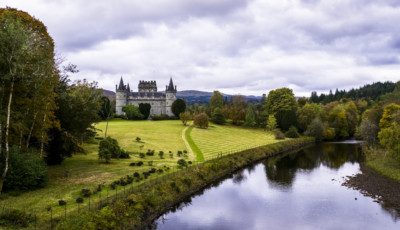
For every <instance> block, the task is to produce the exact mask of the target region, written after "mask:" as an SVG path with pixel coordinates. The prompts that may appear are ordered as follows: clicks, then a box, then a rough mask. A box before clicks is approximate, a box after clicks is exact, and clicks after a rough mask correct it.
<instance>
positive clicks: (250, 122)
mask: <svg viewBox="0 0 400 230" xmlns="http://www.w3.org/2000/svg"><path fill="white" fill-rule="evenodd" d="M244 125H245V126H249V127H254V126H255V125H256V119H255V117H254V112H253V108H251V106H247V113H246V121H245V122H244Z"/></svg>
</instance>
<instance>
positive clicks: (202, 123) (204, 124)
mask: <svg viewBox="0 0 400 230" xmlns="http://www.w3.org/2000/svg"><path fill="white" fill-rule="evenodd" d="M194 125H196V126H198V127H200V128H202V129H206V128H208V115H207V114H206V113H200V114H197V115H196V116H195V117H194Z"/></svg>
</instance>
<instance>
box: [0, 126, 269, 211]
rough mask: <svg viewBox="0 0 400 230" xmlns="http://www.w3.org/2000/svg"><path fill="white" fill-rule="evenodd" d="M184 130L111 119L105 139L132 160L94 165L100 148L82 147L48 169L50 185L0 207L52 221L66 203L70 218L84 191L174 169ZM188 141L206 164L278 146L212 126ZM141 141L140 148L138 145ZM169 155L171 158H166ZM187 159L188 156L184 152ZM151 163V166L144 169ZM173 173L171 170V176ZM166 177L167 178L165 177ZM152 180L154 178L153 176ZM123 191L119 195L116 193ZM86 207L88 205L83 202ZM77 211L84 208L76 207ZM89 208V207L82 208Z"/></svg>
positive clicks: (262, 136) (256, 134)
mask: <svg viewBox="0 0 400 230" xmlns="http://www.w3.org/2000/svg"><path fill="white" fill-rule="evenodd" d="M105 127H106V122H100V123H99V124H97V125H96V128H97V129H98V130H99V131H98V134H97V137H104V130H105ZM184 129H185V126H183V125H182V123H181V121H179V120H174V121H126V120H120V119H114V120H111V121H110V122H109V126H108V131H107V136H111V137H112V138H115V139H117V140H118V142H119V144H120V146H121V147H122V148H123V149H125V150H126V151H128V152H134V153H135V154H131V159H119V160H117V159H112V160H111V163H110V164H105V163H104V161H99V160H98V143H99V140H97V139H94V140H93V141H91V142H90V143H86V144H85V145H84V146H83V147H84V149H85V152H86V153H85V154H76V155H73V157H71V158H67V159H66V160H64V162H63V163H62V164H61V165H57V166H50V167H49V171H50V181H49V183H48V185H47V186H46V187H45V188H42V189H37V190H34V191H29V192H24V193H22V194H20V195H19V196H11V195H3V196H2V197H1V199H0V207H8V208H18V209H21V210H26V211H27V212H30V213H36V214H37V215H38V217H42V218H48V217H49V215H50V213H49V212H48V211H47V210H46V208H47V207H52V210H53V215H55V216H62V215H63V213H64V207H60V206H58V201H59V200H65V201H66V202H67V207H68V212H70V211H73V210H76V209H78V204H77V203H76V202H75V200H76V199H77V198H78V197H82V194H81V190H82V189H84V188H85V189H90V190H92V191H93V190H95V189H96V187H97V186H98V185H99V184H104V185H109V184H110V183H111V182H113V181H115V180H117V179H119V178H121V177H125V176H126V175H132V174H133V173H134V172H139V173H142V172H145V171H148V170H150V169H151V168H156V169H164V166H167V167H176V166H177V161H178V160H179V159H180V158H179V157H178V156H177V151H178V150H180V151H183V150H187V148H186V145H185V142H184V140H183V137H184V136H185V133H183V131H184ZM190 136H191V138H192V140H193V142H194V143H195V144H196V146H198V147H199V149H200V150H201V152H202V153H203V154H204V158H205V160H207V159H209V158H212V157H215V156H216V155H217V154H218V153H220V152H224V153H226V152H229V151H238V150H240V149H245V148H252V147H256V146H260V145H266V144H270V143H274V142H276V140H274V137H273V135H272V134H271V133H268V132H264V131H263V130H260V129H247V128H242V127H237V126H231V125H224V126H219V125H211V126H210V127H209V128H208V129H198V128H192V130H191V133H190ZM136 137H140V138H141V142H137V141H136ZM148 149H151V150H155V153H154V156H145V158H140V157H139V154H138V152H142V153H145V152H147V150H148ZM159 151H163V152H164V158H163V159H161V158H160V157H159V156H158V152H159ZM169 151H172V153H173V157H172V158H171V157H170V155H169ZM188 152H189V153H190V152H191V151H188ZM181 158H184V159H186V160H188V161H189V160H190V161H195V160H196V156H195V155H192V154H188V155H187V156H184V157H181ZM138 161H143V162H144V164H143V166H141V167H137V166H135V167H131V166H129V164H130V163H131V162H138ZM149 162H152V165H149V164H148V163H149ZM170 171H172V170H170ZM164 174H165V173H164ZM152 176H155V175H152ZM119 189H122V188H119ZM107 191H109V193H110V194H113V193H115V190H110V189H109V187H108V186H107V187H105V188H104V189H103V191H102V192H101V193H100V194H99V193H98V194H96V195H94V196H92V198H91V200H92V202H93V201H98V200H99V198H100V196H101V197H102V198H103V199H104V198H105V197H106V196H107ZM119 191H121V190H119ZM84 200H85V201H84V203H85V204H86V205H87V203H88V199H87V198H85V199H84ZM80 207H81V208H82V207H84V206H82V205H81V206H80ZM85 207H87V206H85Z"/></svg>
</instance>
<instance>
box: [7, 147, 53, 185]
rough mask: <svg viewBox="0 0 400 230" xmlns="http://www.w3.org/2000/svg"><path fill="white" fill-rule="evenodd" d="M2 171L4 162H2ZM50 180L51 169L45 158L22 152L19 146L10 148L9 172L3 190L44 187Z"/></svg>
mask: <svg viewBox="0 0 400 230" xmlns="http://www.w3.org/2000/svg"><path fill="white" fill-rule="evenodd" d="M0 169H1V172H3V170H4V164H3V163H2V164H0ZM48 180H49V171H48V168H47V166H46V164H45V163H44V161H43V159H41V158H39V157H37V156H36V155H35V154H31V153H21V152H20V149H19V148H18V147H16V146H15V147H12V148H11V149H10V158H9V164H8V173H7V176H6V178H5V180H4V185H3V190H4V191H10V190H32V189H36V188H43V187H44V186H45V185H46V183H47V181H48Z"/></svg>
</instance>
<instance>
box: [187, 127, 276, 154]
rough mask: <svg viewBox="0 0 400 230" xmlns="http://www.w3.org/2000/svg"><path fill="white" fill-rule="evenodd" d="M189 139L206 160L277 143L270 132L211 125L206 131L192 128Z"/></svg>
mask: <svg viewBox="0 0 400 230" xmlns="http://www.w3.org/2000/svg"><path fill="white" fill-rule="evenodd" d="M191 137H192V139H193V140H194V142H195V143H196V145H197V147H198V148H199V149H200V151H201V152H202V153H203V156H204V159H206V160H207V159H210V158H212V157H215V156H216V155H218V153H221V152H222V153H228V152H235V151H238V150H240V149H249V148H254V147H257V146H260V145H267V144H272V143H275V142H277V140H275V138H274V135H273V134H272V133H270V132H265V131H263V130H262V129H249V128H242V127H238V126H233V125H214V124H212V125H210V126H209V127H208V129H199V128H193V130H192V132H191Z"/></svg>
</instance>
